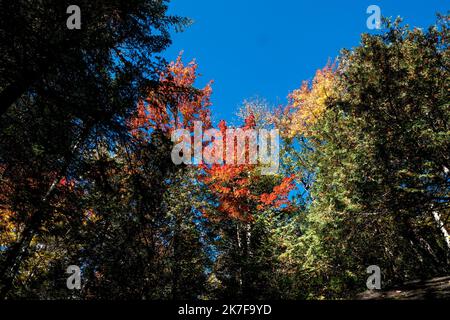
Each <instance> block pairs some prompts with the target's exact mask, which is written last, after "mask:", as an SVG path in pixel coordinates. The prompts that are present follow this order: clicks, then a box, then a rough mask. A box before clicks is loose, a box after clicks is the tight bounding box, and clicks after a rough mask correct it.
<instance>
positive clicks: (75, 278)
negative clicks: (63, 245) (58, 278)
mask: <svg viewBox="0 0 450 320" xmlns="http://www.w3.org/2000/svg"><path fill="white" fill-rule="evenodd" d="M66 273H69V274H71V276H70V277H68V278H67V281H66V285H67V289H69V290H74V289H77V290H80V289H81V270H80V267H78V266H73V265H72V266H69V267H68V268H67V270H66Z"/></svg>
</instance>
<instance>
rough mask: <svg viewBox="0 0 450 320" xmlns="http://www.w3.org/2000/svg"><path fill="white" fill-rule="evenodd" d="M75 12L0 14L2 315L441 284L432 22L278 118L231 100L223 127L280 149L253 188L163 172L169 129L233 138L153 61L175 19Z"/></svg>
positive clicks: (322, 76) (45, 4)
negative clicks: (436, 280)
mask: <svg viewBox="0 0 450 320" xmlns="http://www.w3.org/2000/svg"><path fill="white" fill-rule="evenodd" d="M78 5H79V6H80V7H83V8H85V9H83V12H85V13H86V14H84V16H83V25H82V26H83V27H82V28H81V29H80V30H68V29H67V28H66V24H65V21H66V18H67V14H66V8H67V6H68V4H67V3H65V1H50V0H46V1H32V0H15V1H9V0H6V1H2V2H1V5H0V50H1V54H0V297H1V298H2V299H23V298H32V299H133V300H137V299H138V300H141V299H145V300H149V299H177V300H179V299H207V300H210V299H224V298H233V299H249V298H251V299H343V298H351V297H354V296H355V294H357V293H359V292H361V291H364V290H366V280H367V277H368V276H369V275H368V274H367V268H368V267H369V266H373V265H376V266H379V268H380V270H381V272H382V283H383V286H386V287H390V286H395V285H398V284H401V283H403V282H405V281H408V280H416V279H426V278H431V277H434V276H442V275H448V267H449V263H450V238H449V234H448V231H447V230H449V228H450V207H449V205H450V106H449V104H450V51H449V39H450V33H449V19H450V18H449V16H448V15H439V16H438V17H437V20H436V23H435V24H434V25H432V26H430V27H429V28H428V29H426V30H422V29H418V28H410V27H409V26H408V25H406V24H404V23H403V22H402V21H401V20H400V19H397V20H388V19H386V20H385V25H384V29H383V30H382V32H379V33H377V34H363V35H362V36H361V40H360V44H359V45H358V46H356V47H354V48H352V49H343V50H342V51H341V53H340V55H339V57H338V58H337V59H336V61H335V62H334V63H328V64H326V65H325V66H324V68H322V69H320V70H317V72H316V74H315V76H314V77H313V79H312V80H311V81H304V82H303V84H302V85H301V87H299V88H297V89H295V90H292V92H291V94H290V95H289V96H288V102H287V103H286V104H285V105H280V106H277V107H271V106H270V105H268V103H266V102H265V101H264V100H263V99H259V100H258V99H254V100H247V101H244V103H243V106H242V107H241V108H240V110H238V114H239V118H240V121H241V124H240V127H241V128H243V129H244V130H247V129H248V130H250V129H255V130H256V129H257V130H260V129H264V130H267V131H269V130H278V132H279V133H280V153H279V168H278V171H277V172H276V173H274V174H269V175H266V174H262V168H263V167H264V165H265V164H264V163H262V162H261V161H259V160H258V161H256V162H255V163H252V164H233V163H222V164H217V163H215V164H202V165H195V163H193V164H190V165H189V164H181V165H176V164H174V163H173V161H172V159H171V152H172V149H173V146H174V144H175V142H174V141H173V139H171V135H172V133H173V132H174V131H175V130H177V129H180V128H187V129H189V130H193V128H194V124H195V122H197V121H201V122H202V124H203V126H204V129H205V130H206V129H211V128H217V131H218V132H221V133H222V134H223V137H224V139H226V133H225V132H226V129H227V128H232V127H233V126H236V125H231V124H230V123H228V122H227V121H225V119H223V120H221V121H220V122H215V121H214V119H215V117H214V114H213V111H212V108H211V106H212V104H213V103H214V101H213V100H212V98H211V95H212V92H213V90H214V83H212V82H209V83H207V84H206V85H205V86H204V87H198V86H197V83H198V82H197V80H198V78H199V77H200V75H199V72H198V68H199V66H198V65H197V63H196V62H195V61H185V59H184V57H183V54H181V53H180V55H179V57H178V59H177V60H175V61H173V62H167V61H165V60H164V59H163V58H162V55H161V53H162V52H163V51H164V50H165V49H166V48H167V47H168V46H169V45H170V43H171V34H172V32H174V31H175V30H178V31H180V30H182V29H183V28H185V27H187V26H188V25H189V23H190V20H189V19H188V18H185V17H178V16H172V15H169V14H168V12H167V10H168V8H167V2H166V1H153V0H127V1H121V0H116V1H110V0H109V1H106V0H105V1H87V0H86V1H78ZM19 22H20V23H19ZM55 26H59V27H55ZM200 68H201V66H200ZM207 80H209V79H207ZM301 80H302V79H299V81H301ZM233 141H234V140H233ZM271 143H273V141H272V142H271ZM222 151H223V150H222ZM216 152H220V151H216ZM243 152H244V153H245V154H246V156H249V155H248V153H249V150H248V149H245V150H244V151H243ZM69 266H78V267H79V268H80V270H81V287H80V288H79V290H69V289H68V287H67V285H66V283H67V282H66V281H67V278H68V277H69V274H67V273H66V270H67V268H68V267H69Z"/></svg>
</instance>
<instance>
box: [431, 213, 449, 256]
mask: <svg viewBox="0 0 450 320" xmlns="http://www.w3.org/2000/svg"><path fill="white" fill-rule="evenodd" d="M433 218H434V220H435V221H436V223H437V225H438V228H439V230H440V231H441V232H442V235H443V236H444V240H445V243H446V244H447V249H448V250H449V251H450V235H449V233H448V231H447V229H446V228H445V225H444V222H442V219H441V215H440V214H439V212H437V211H433Z"/></svg>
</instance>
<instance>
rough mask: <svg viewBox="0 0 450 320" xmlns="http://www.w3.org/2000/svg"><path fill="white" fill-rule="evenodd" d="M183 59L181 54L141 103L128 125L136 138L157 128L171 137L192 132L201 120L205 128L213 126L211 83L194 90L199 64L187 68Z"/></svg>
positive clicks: (192, 62)
mask: <svg viewBox="0 0 450 320" xmlns="http://www.w3.org/2000/svg"><path fill="white" fill-rule="evenodd" d="M181 58H182V53H180V55H179V56H178V58H177V60H176V61H174V62H171V63H170V64H169V65H168V66H167V70H165V71H164V72H162V73H161V75H160V82H159V85H158V87H157V88H155V89H152V90H150V91H149V92H148V93H147V97H146V98H144V99H141V100H140V101H139V102H138V105H137V116H136V117H134V118H133V119H132V120H131V121H130V122H129V126H130V129H131V132H132V134H133V135H134V136H135V137H139V136H141V137H142V136H143V137H146V136H147V135H148V133H149V131H151V130H154V129H160V130H162V131H163V132H165V133H167V134H168V135H170V133H171V132H172V131H173V130H176V129H188V130H192V128H193V126H194V121H202V122H203V126H204V127H205V128H209V127H210V126H211V119H210V113H211V111H210V108H209V107H210V106H211V102H210V97H211V94H212V88H211V83H212V82H209V83H208V84H207V85H206V86H205V87H204V88H203V89H195V88H194V84H195V81H196V79H197V77H198V76H199V74H198V73H197V63H196V62H195V61H191V62H190V63H188V64H187V65H184V64H183V62H182V60H181Z"/></svg>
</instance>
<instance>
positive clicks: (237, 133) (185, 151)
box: [172, 121, 280, 175]
mask: <svg viewBox="0 0 450 320" xmlns="http://www.w3.org/2000/svg"><path fill="white" fill-rule="evenodd" d="M192 140H193V146H192ZM279 140H280V135H279V131H278V130H277V129H272V130H267V129H258V130H257V129H241V128H237V129H232V128H229V129H226V131H225V133H224V134H223V133H222V131H220V130H217V129H208V130H206V131H205V132H204V133H203V123H202V122H201V121H196V122H194V133H193V139H192V132H190V131H189V130H187V129H178V130H175V131H174V132H173V133H172V142H174V143H176V144H175V146H174V148H173V149H172V161H173V162H174V163H175V164H176V165H179V164H182V163H184V164H195V165H201V164H209V165H212V164H227V165H242V164H253V165H256V164H259V165H261V174H263V175H270V174H275V173H277V171H278V167H279V152H280V141H279ZM205 143H206V146H205ZM192 149H193V150H192ZM192 151H193V152H192Z"/></svg>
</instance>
